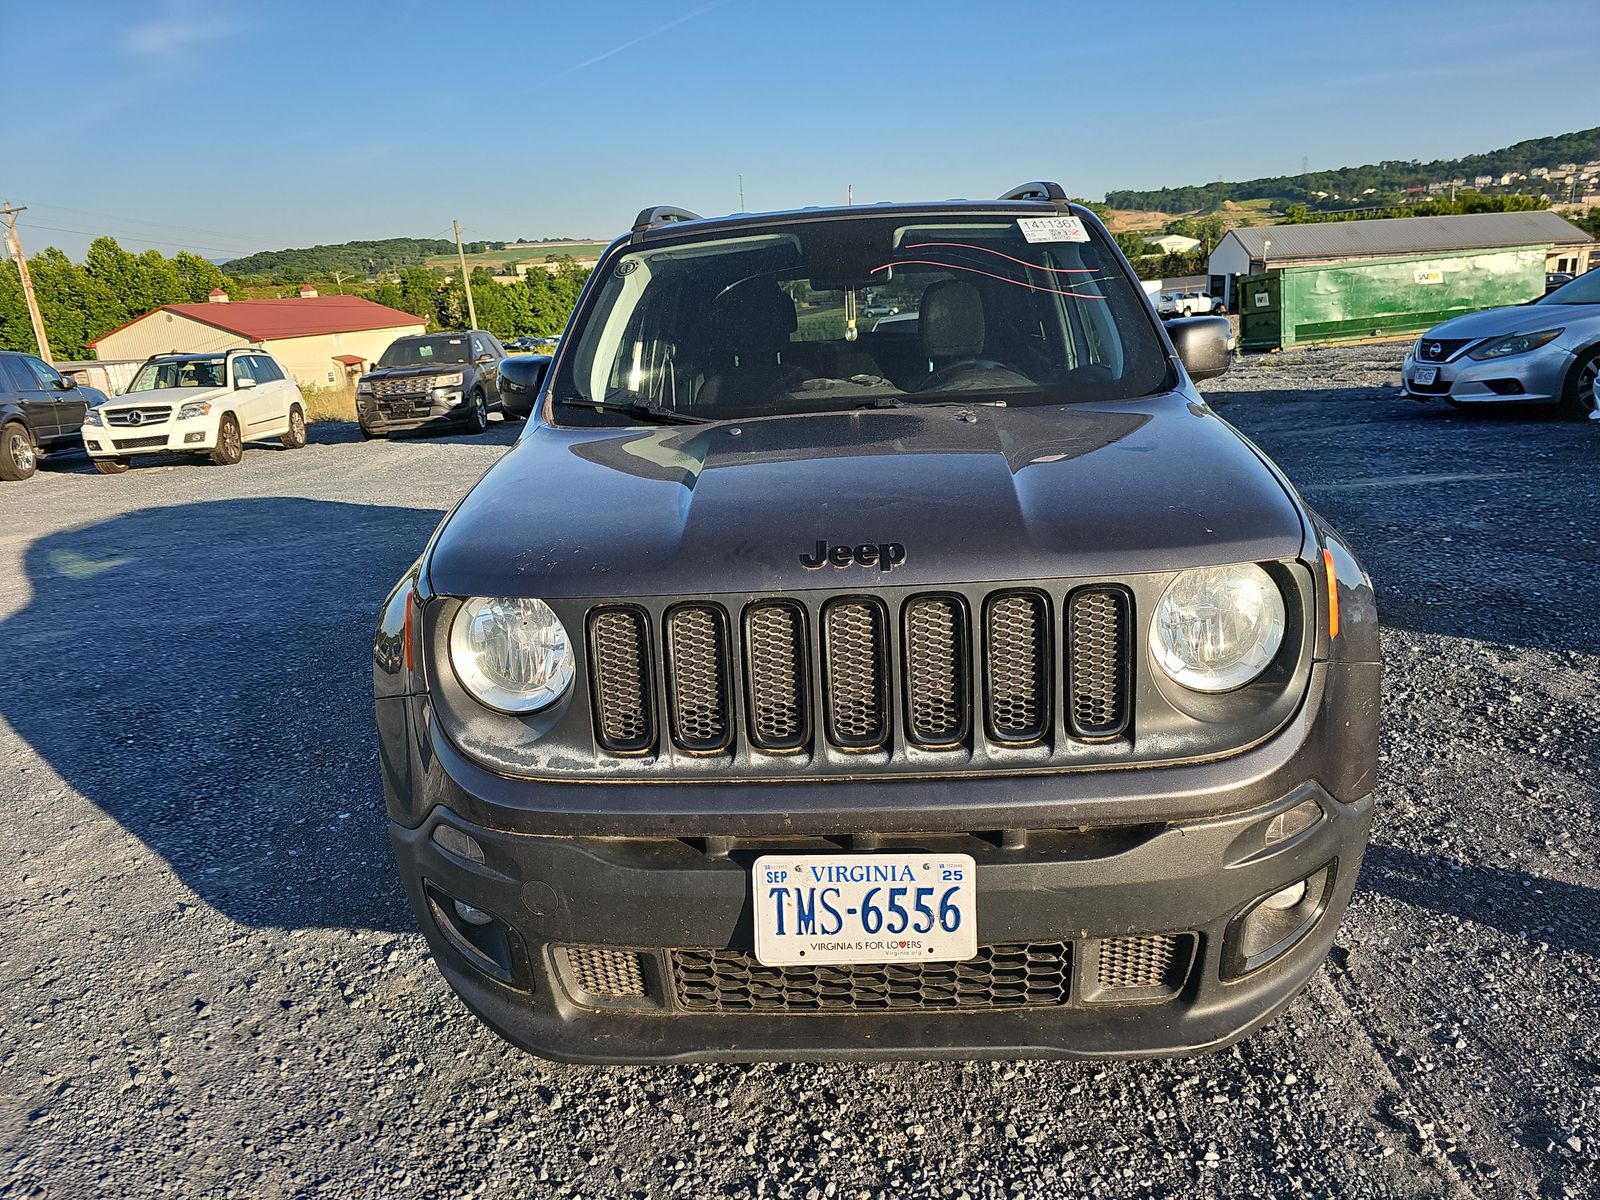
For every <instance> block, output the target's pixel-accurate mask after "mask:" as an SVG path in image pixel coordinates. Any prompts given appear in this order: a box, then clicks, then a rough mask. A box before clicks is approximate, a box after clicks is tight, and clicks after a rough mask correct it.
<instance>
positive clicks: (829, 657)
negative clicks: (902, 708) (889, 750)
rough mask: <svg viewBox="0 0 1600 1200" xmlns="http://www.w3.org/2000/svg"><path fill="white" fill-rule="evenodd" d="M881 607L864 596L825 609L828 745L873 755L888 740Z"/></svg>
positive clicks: (824, 650) (825, 683)
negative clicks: (871, 752) (865, 751)
mask: <svg viewBox="0 0 1600 1200" xmlns="http://www.w3.org/2000/svg"><path fill="white" fill-rule="evenodd" d="M886 641H887V638H886V637H885V618H884V613H883V607H882V605H880V604H878V602H877V601H875V600H868V599H865V598H863V597H850V598H848V599H842V600H833V601H830V602H829V603H828V605H827V607H826V608H824V609H823V610H822V656H823V676H824V683H823V692H824V695H825V697H826V699H827V706H826V707H827V718H828V740H829V741H830V742H832V743H833V744H834V745H836V746H841V747H843V748H845V749H847V750H872V749H876V748H877V747H879V746H881V745H883V743H884V741H885V740H886V739H887V738H888V736H889V694H888V693H889V689H888V675H889V672H888V669H887V663H886V658H887V656H886V654H885V650H886V648H887V647H886V645H885V642H886Z"/></svg>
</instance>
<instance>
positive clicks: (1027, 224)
mask: <svg viewBox="0 0 1600 1200" xmlns="http://www.w3.org/2000/svg"><path fill="white" fill-rule="evenodd" d="M1017 227H1018V228H1019V229H1021V230H1022V236H1023V239H1024V240H1026V241H1029V242H1087V241H1088V240H1089V231H1088V230H1087V229H1085V228H1084V227H1083V222H1082V221H1081V220H1079V219H1078V218H1077V217H1018V218H1017Z"/></svg>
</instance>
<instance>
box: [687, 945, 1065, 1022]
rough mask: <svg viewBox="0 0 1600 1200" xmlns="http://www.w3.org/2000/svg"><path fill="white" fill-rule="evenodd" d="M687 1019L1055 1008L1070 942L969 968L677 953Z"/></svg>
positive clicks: (1005, 953) (985, 952) (983, 951)
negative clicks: (700, 1015) (768, 961)
mask: <svg viewBox="0 0 1600 1200" xmlns="http://www.w3.org/2000/svg"><path fill="white" fill-rule="evenodd" d="M671 956H672V973H673V978H674V980H675V982H676V984H677V992H678V1003H679V1004H680V1005H681V1006H682V1007H683V1008H685V1009H688V1010H689V1011H691V1012H848V1011H857V1012H859V1011H862V1010H867V1011H886V1010H887V1011H894V1010H899V1011H905V1010H917V1009H997V1008H1057V1007H1060V1006H1061V1005H1064V1004H1066V1003H1067V1000H1068V996H1069V993H1070V990H1071V977H1072V949H1071V944H1070V943H1068V942H1027V943H1016V944H1007V945H995V946H979V947H978V954H977V957H975V958H972V959H969V960H967V961H966V962H939V963H924V962H908V963H849V964H845V963H837V964H820V965H817V966H803V967H768V966H763V965H762V964H761V963H759V962H757V961H756V959H755V956H754V955H750V954H744V953H741V952H739V951H734V950H674V951H672V952H671Z"/></svg>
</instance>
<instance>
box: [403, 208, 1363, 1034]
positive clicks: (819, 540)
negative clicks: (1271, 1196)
mask: <svg viewBox="0 0 1600 1200" xmlns="http://www.w3.org/2000/svg"><path fill="white" fill-rule="evenodd" d="M889 272H892V275H893V279H894V281H895V285H896V287H897V288H898V289H901V290H903V291H905V292H906V293H908V294H910V293H915V294H916V295H917V296H918V302H917V313H918V317H917V320H916V322H915V325H914V326H912V325H910V323H909V322H908V323H904V324H902V325H901V326H900V327H899V328H897V327H895V326H890V327H889V329H887V330H885V329H884V327H883V323H884V322H886V321H888V320H890V318H880V320H879V326H878V329H877V330H875V331H874V332H872V333H871V334H870V335H868V336H866V337H861V338H857V339H855V340H851V339H849V337H848V336H847V330H846V328H845V326H844V324H843V322H840V323H839V324H838V325H837V326H836V327H835V326H834V325H833V324H832V323H830V322H820V321H819V322H812V323H809V324H808V325H807V326H806V327H804V328H801V327H800V326H799V319H798V311H801V310H800V309H798V308H797V302H798V303H799V304H801V305H804V306H806V307H805V308H804V311H807V312H815V311H819V310H821V309H823V308H825V307H826V306H827V305H828V304H829V303H830V302H832V303H834V304H837V303H838V298H839V295H840V293H841V292H842V293H844V294H845V296H846V297H847V298H848V294H849V293H850V292H852V291H864V290H866V289H868V288H872V287H875V286H881V283H882V279H883V277H884V275H885V274H886V273H889ZM594 278H595V279H596V280H597V281H600V282H598V283H597V284H596V286H593V287H591V288H589V289H588V290H587V291H586V292H585V293H584V296H583V298H582V300H581V301H580V302H579V305H578V308H577V310H576V312H575V313H574V314H573V317H572V319H571V323H570V325H569V330H568V333H567V335H566V337H565V338H564V339H563V342H562V345H561V348H560V349H559V350H558V351H557V353H556V355H555V359H554V362H553V363H552V365H551V368H550V370H551V378H550V380H549V382H548V383H547V384H546V385H545V386H544V388H543V390H542V391H541V392H540V393H539V402H538V409H537V413H536V417H535V419H534V420H532V421H530V422H529V424H528V428H527V431H526V432H525V433H524V434H523V436H522V437H521V438H520V439H519V440H518V442H517V443H516V445H515V446H513V447H512V448H511V449H510V450H509V451H507V452H506V454H505V455H503V456H502V457H501V458H500V459H499V461H498V462H497V463H496V464H495V465H494V466H493V467H492V468H490V470H489V471H488V473H487V474H486V475H485V476H484V477H483V478H482V479H480V480H479V481H478V482H477V484H476V485H475V486H474V487H473V488H472V489H471V490H470V491H469V492H468V493H467V495H466V496H465V497H464V498H463V499H462V500H461V501H460V502H459V503H458V504H457V505H456V506H455V508H454V509H453V510H452V511H451V512H450V513H449V514H447V515H446V517H445V519H444V521H443V523H442V524H441V525H440V526H439V528H438V530H437V531H436V533H435V534H434V536H433V537H432V539H431V540H430V541H429V543H428V545H427V546H426V548H425V549H424V550H423V553H422V556H421V558H420V559H419V560H418V561H417V562H416V563H415V564H414V565H413V566H412V568H411V569H410V570H409V571H408V572H407V573H406V574H405V576H404V578H403V579H401V581H400V582H399V584H398V585H397V586H396V587H395V589H394V590H393V592H392V593H391V594H390V596H389V597H388V599H387V601H386V602H385V603H384V604H383V606H382V610H381V613H380V618H379V626H378V630H377V636H376V639H375V642H374V646H373V678H374V685H375V692H376V720H377V728H378V742H379V747H380V757H381V778H382V781H383V788H384V795H385V799H386V803H387V807H388V813H389V818H390V826H389V829H390V835H391V842H392V844H393V846H394V850H395V854H396V859H397V862H398V865H399V870H400V875H401V878H402V879H403V881H404V884H405V888H406V892H407V895H408V896H409V898H410V902H411V904H412V906H413V908H414V909H415V912H416V915H417V920H418V921H419V923H420V925H421V928H422V931H423V933H424V934H425V935H426V937H427V940H428V944H429V946H430V948H431V949H432V952H433V954H434V957H435V959H436V961H437V963H438V965H439V967H440V969H441V971H442V972H443V974H444V976H445V978H446V979H447V980H448V981H449V982H450V984H451V986H452V987H453V988H454V989H455V990H456V991H457V992H458V993H459V994H460V995H461V996H462V997H463V998H464V999H465V1001H466V1002H467V1004H468V1006H469V1007H470V1008H471V1009H472V1010H473V1011H474V1012H475V1013H477V1014H478V1015H479V1016H480V1017H482V1019H483V1020H484V1021H486V1022H488V1023H489V1024H490V1025H491V1026H493V1027H494V1028H495V1029H497V1030H498V1031H500V1032H501V1033H502V1034H504V1035H505V1036H506V1037H507V1038H509V1039H510V1040H512V1041H513V1042H515V1043H517V1044H519V1045H521V1046H523V1047H525V1048H527V1049H530V1050H533V1051H536V1052H538V1053H541V1054H546V1055H550V1056H552V1057H557V1058H564V1059H576V1060H586V1061H597V1060H598V1061H643V1060H661V1061H678V1060H681V1059H683V1058H694V1057H709V1058H718V1059H762V1058H771V1057H783V1058H790V1057H796V1056H800V1057H806V1056H815V1055H824V1056H853V1057H873V1058H885V1057H910V1058H930V1057H939V1056H952V1055H954V1056H974V1055H990V1056H1003V1055H1026V1056H1028V1057H1038V1056H1042V1055H1062V1056H1086V1055H1134V1054H1153V1053H1189V1052H1195V1051H1200V1050H1203V1049H1207V1048H1210V1047H1215V1046H1219V1045H1224V1044H1226V1043H1228V1042H1231V1041H1232V1040H1234V1039H1236V1038H1239V1037H1241V1036H1243V1035H1244V1034H1246V1033H1247V1032H1249V1031H1250V1030H1252V1029H1254V1028H1256V1027H1257V1026H1259V1025H1260V1024H1262V1023H1263V1022H1265V1021H1266V1020H1268V1019H1269V1018H1270V1017H1271V1016H1272V1015H1273V1014H1274V1013H1277V1012H1279V1011H1281V1010H1282V1009H1283V1008H1284V1006H1285V1005H1287V1004H1288V1003H1289V1001H1290V999H1291V998H1292V997H1293V996H1294V994H1295V993H1296V992H1297V991H1298V990H1299V989H1300V988H1302V987H1303V986H1304V985H1305V984H1306V982H1307V981H1308V980H1309V979H1310V978H1311V977H1312V975H1313V974H1314V973H1315V972H1316V970H1317V968H1318V966H1319V965H1320V964H1321V962H1322V960H1323V958H1324V956H1325V955H1326V954H1327V952H1328V949H1329V947H1330V946H1331V945H1332V944H1333V939H1334V934H1335V930H1336V928H1337V926H1338V923H1339V920H1340V917H1341V915H1342V914H1343V912H1344V910H1345V906H1346V903H1347V901H1348V900H1349V897H1350V893H1351V889H1352V887H1353V886H1354V884H1355V881H1356V876H1357V873H1358V872H1359V870H1360V866H1361V859H1362V854H1363V851H1364V848H1365V845H1366V841H1367V835H1368V830H1369V828H1370V824H1371V821H1372V813H1373V798H1372V796H1373V787H1374V776H1375V772H1376V764H1377V711H1378V682H1379V678H1378V677H1379V667H1378V639H1377V619H1376V613H1375V608H1374V602H1373V591H1372V587H1371V584H1370V582H1369V580H1368V579H1367V577H1366V576H1365V574H1364V573H1363V572H1362V570H1361V567H1360V566H1359V565H1358V563H1357V562H1356V559H1355V558H1354V556H1353V555H1352V554H1351V552H1350V550H1349V549H1348V547H1347V546H1346V545H1345V543H1344V542H1343V541H1342V540H1341V539H1340V537H1339V536H1338V534H1336V533H1335V532H1334V531H1333V530H1332V529H1330V528H1329V527H1328V526H1327V525H1326V524H1325V523H1324V522H1323V521H1322V520H1321V519H1320V518H1319V517H1318V516H1317V515H1316V514H1315V513H1314V512H1312V511H1311V510H1310V509H1308V508H1306V507H1304V506H1303V505H1302V504H1301V502H1300V501H1299V499H1298V497H1297V495H1296V493H1295V492H1294V490H1293V489H1292V488H1291V487H1290V486H1289V485H1288V484H1287V483H1286V482H1285V481H1284V479H1283V478H1282V476H1281V475H1280V474H1279V473H1278V471H1277V470H1276V469H1275V468H1274V467H1273V466H1272V464H1271V463H1269V462H1268V461H1266V459H1265V458H1264V457H1263V455H1262V453H1261V451H1260V450H1259V449H1257V448H1256V447H1254V446H1252V445H1251V444H1249V443H1248V442H1246V441H1245V440H1244V439H1243V438H1241V437H1240V436H1239V435H1238V434H1237V433H1236V432H1235V431H1234V430H1233V429H1232V427H1231V426H1229V425H1228V424H1227V422H1225V421H1223V420H1222V419H1220V418H1219V417H1217V416H1216V415H1215V414H1214V413H1213V412H1212V411H1211V410H1210V409H1209V408H1208V407H1207V406H1206V404H1205V402H1204V400H1203V399H1202V397H1201V395H1200V393H1199V392H1198V391H1197V390H1196V388H1195V384H1194V381H1195V380H1197V379H1205V378H1209V377H1211V376H1213V375H1217V374H1220V373H1221V372H1223V371H1224V370H1226V369H1227V367H1228V364H1229V356H1228V352H1227V342H1228V337H1229V335H1230V329H1229V325H1228V322H1227V321H1225V320H1221V319H1218V318H1214V317H1194V318H1190V319H1186V320H1179V321H1173V322H1171V323H1170V324H1169V325H1167V326H1165V327H1164V326H1163V325H1162V324H1161V323H1160V322H1158V321H1157V320H1156V319H1155V317H1154V314H1153V313H1152V312H1151V310H1150V306H1149V304H1148V303H1147V302H1146V300H1145V297H1144V296H1143V295H1142V294H1141V291H1140V288H1139V282H1138V279H1137V278H1136V277H1135V275H1134V274H1133V271H1132V269H1131V268H1130V267H1129V265H1128V263H1127V262H1126V260H1125V259H1124V258H1123V257H1122V255H1121V254H1120V253H1119V252H1118V250H1117V247H1116V243H1115V242H1114V241H1113V240H1112V239H1111V237H1110V236H1109V234H1107V232H1106V231H1105V228H1104V227H1103V226H1102V225H1101V223H1100V222H1099V221H1098V220H1097V219H1096V218H1095V216H1094V215H1093V214H1092V213H1091V212H1090V211H1089V210H1087V209H1085V208H1083V207H1081V206H1079V205H1075V204H1071V203H1070V202H1068V201H1067V199H1066V197H1065V194H1064V193H1063V191H1062V190H1061V188H1060V187H1059V185H1055V184H1033V185H1028V186H1027V187H1025V188H1020V189H1017V190H1016V191H1015V192H1012V193H1008V194H1007V195H1006V196H1005V197H1003V198H1002V199H1000V200H998V201H994V202H986V203H975V202H970V201H946V202H942V203H929V204H901V205H875V206H872V207H870V208H862V207H857V208H842V209H832V210H822V211H817V210H802V211H797V212H789V213H779V214H739V215H736V216H731V217H725V218H718V219H711V220H707V219H701V218H696V217H694V216H693V214H687V213H684V212H682V211H681V210H676V209H652V210H647V211H645V212H643V213H641V214H640V215H639V218H638V220H637V221H636V222H635V224H634V228H633V232H632V234H631V235H630V236H629V237H627V238H625V239H622V240H619V241H617V242H616V243H614V244H613V245H612V246H611V247H610V249H608V250H607V251H606V253H605V255H604V256H603V257H602V258H601V260H600V262H599V265H598V267H597V268H596V273H595V276H594ZM1041 279H1047V280H1055V281H1067V282H1061V283H1058V285H1057V286H1052V287H1041V286H1039V285H1038V282H1037V281H1039V280H1041ZM841 311H842V310H841ZM901 329H904V330H905V332H904V333H903V334H902V332H901ZM797 334H803V335H804V336H797ZM819 335H820V336H819Z"/></svg>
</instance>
